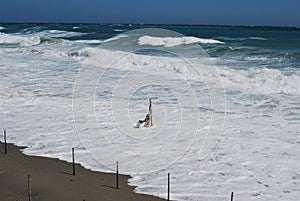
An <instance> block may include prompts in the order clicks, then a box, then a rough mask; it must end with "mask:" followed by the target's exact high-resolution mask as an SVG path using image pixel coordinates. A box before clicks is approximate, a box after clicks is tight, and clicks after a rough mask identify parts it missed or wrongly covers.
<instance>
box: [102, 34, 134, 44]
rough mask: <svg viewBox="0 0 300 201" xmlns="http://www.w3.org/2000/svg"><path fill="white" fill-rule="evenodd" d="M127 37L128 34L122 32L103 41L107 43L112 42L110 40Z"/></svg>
mask: <svg viewBox="0 0 300 201" xmlns="http://www.w3.org/2000/svg"><path fill="white" fill-rule="evenodd" d="M126 37H128V36H127V35H125V34H120V35H117V36H114V37H112V38H108V39H106V40H104V41H103V42H105V43H106V42H110V41H114V40H118V39H120V38H126Z"/></svg>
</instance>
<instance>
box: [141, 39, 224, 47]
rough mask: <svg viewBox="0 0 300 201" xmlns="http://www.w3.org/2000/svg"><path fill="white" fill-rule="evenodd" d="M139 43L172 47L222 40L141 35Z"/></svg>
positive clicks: (217, 42)
mask: <svg viewBox="0 0 300 201" xmlns="http://www.w3.org/2000/svg"><path fill="white" fill-rule="evenodd" d="M138 43H139V45H151V46H164V47H173V46H179V45H190V44H224V42H221V41H218V40H214V39H204V38H196V37H153V36H142V37H140V38H139V41H138Z"/></svg>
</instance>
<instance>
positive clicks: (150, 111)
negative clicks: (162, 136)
mask: <svg viewBox="0 0 300 201" xmlns="http://www.w3.org/2000/svg"><path fill="white" fill-rule="evenodd" d="M149 116H150V124H151V125H150V126H153V121H152V101H151V98H149Z"/></svg>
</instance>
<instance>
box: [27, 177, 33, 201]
mask: <svg viewBox="0 0 300 201" xmlns="http://www.w3.org/2000/svg"><path fill="white" fill-rule="evenodd" d="M27 185H28V200H29V201H31V200H32V198H31V179H30V174H29V175H28V177H27Z"/></svg>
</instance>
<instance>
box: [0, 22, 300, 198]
mask: <svg viewBox="0 0 300 201" xmlns="http://www.w3.org/2000/svg"><path fill="white" fill-rule="evenodd" d="M0 76H1V79H0V87H1V91H0V97H1V98H0V108H1V112H0V119H1V121H0V128H1V129H2V130H4V129H6V131H7V139H8V142H11V143H14V144H16V145H19V146H26V147H27V148H26V149H24V150H23V152H24V153H25V154H28V155H36V156H45V157H51V158H59V159H62V160H66V161H71V159H72V158H71V157H72V156H71V149H72V148H73V147H74V148H75V155H76V161H77V162H78V163H81V164H82V165H83V166H84V167H86V168H89V169H92V170H97V171H104V172H114V171H115V165H116V161H118V163H119V171H120V172H121V173H123V174H129V175H131V176H132V178H131V179H130V180H129V184H130V185H133V186H136V189H135V191H136V192H137V193H146V194H151V195H155V196H159V197H163V198H166V196H167V195H166V191H167V174H168V173H170V175H171V178H170V181H171V199H174V200H182V201H202V200H208V201H220V200H229V199H230V194H231V192H234V193H235V199H237V200H255V201H258V200H259V201H269V200H286V201H289V200H290V201H292V200H297V199H299V197H300V171H299V170H300V126H299V122H300V29H299V28H297V27H253V26H249V27H239V26H188V25H143V24H138V25H137V24H0ZM149 98H151V100H152V110H153V111H152V112H153V114H152V115H153V126H152V127H150V128H135V127H134V125H135V124H136V122H137V121H138V120H140V119H144V118H145V116H146V114H147V113H148V104H149V103H148V101H149V100H148V99H149Z"/></svg>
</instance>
